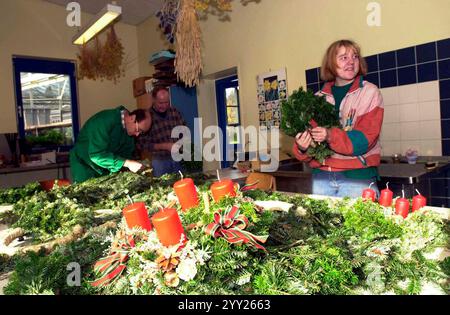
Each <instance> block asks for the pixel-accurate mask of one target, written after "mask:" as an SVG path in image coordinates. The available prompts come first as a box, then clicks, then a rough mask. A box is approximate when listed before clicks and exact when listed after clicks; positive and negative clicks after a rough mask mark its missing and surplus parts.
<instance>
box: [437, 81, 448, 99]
mask: <svg viewBox="0 0 450 315" xmlns="http://www.w3.org/2000/svg"><path fill="white" fill-rule="evenodd" d="M439 93H440V97H441V100H442V99H447V98H450V79H448V80H440V81H439Z"/></svg>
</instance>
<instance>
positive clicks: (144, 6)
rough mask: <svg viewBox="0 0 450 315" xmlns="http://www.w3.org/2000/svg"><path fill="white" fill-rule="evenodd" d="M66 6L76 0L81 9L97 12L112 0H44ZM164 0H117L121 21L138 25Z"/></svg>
mask: <svg viewBox="0 0 450 315" xmlns="http://www.w3.org/2000/svg"><path fill="white" fill-rule="evenodd" d="M43 1H47V2H51V3H54V4H58V5H61V6H64V7H66V6H67V4H68V3H70V2H73V1H76V2H78V3H79V4H80V6H81V11H83V12H87V13H91V14H97V13H98V12H99V11H100V10H101V9H103V8H104V7H105V6H106V5H107V4H108V3H112V2H113V1H111V0H43ZM163 2H164V0H116V4H117V5H119V6H121V7H122V17H121V21H122V22H124V23H127V24H131V25H138V24H140V23H142V22H144V21H145V20H146V19H147V18H149V17H150V16H152V15H154V14H155V12H156V11H158V10H159V9H160V8H161V7H162V4H163Z"/></svg>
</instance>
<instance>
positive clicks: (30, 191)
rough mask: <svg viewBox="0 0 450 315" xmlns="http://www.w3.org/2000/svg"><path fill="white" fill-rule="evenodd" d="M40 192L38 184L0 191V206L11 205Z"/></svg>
mask: <svg viewBox="0 0 450 315" xmlns="http://www.w3.org/2000/svg"><path fill="white" fill-rule="evenodd" d="M40 191H42V188H41V185H40V184H39V183H29V184H27V185H25V186H24V187H19V188H7V189H0V205H12V204H15V203H16V202H18V201H19V200H21V199H25V198H28V197H30V196H33V195H34V194H35V193H37V192H40Z"/></svg>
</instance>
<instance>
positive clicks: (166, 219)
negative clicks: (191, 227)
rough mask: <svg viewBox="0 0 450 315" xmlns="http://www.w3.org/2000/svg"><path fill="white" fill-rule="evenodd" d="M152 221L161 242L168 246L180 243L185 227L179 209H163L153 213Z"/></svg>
mask: <svg viewBox="0 0 450 315" xmlns="http://www.w3.org/2000/svg"><path fill="white" fill-rule="evenodd" d="M152 222H153V225H154V226H155V230H156V234H157V235H158V239H159V241H160V242H161V244H163V245H164V246H166V247H168V246H173V245H177V244H179V243H180V239H181V235H183V234H184V229H183V225H182V224H181V220H180V217H179V216H178V213H177V210H175V209H173V208H168V209H162V210H161V211H159V212H158V213H156V214H155V215H153V217H152ZM185 236H186V235H185Z"/></svg>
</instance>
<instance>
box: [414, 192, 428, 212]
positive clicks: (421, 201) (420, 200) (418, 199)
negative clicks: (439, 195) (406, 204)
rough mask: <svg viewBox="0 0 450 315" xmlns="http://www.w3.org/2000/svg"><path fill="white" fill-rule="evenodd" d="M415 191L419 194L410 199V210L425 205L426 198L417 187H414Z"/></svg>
mask: <svg viewBox="0 0 450 315" xmlns="http://www.w3.org/2000/svg"><path fill="white" fill-rule="evenodd" d="M416 191H417V192H418V193H419V194H418V195H416V196H414V198H413V200H412V211H416V210H419V209H420V208H423V207H425V206H426V205H427V198H425V197H424V196H422V195H421V194H420V192H419V191H418V190H417V189H416Z"/></svg>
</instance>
